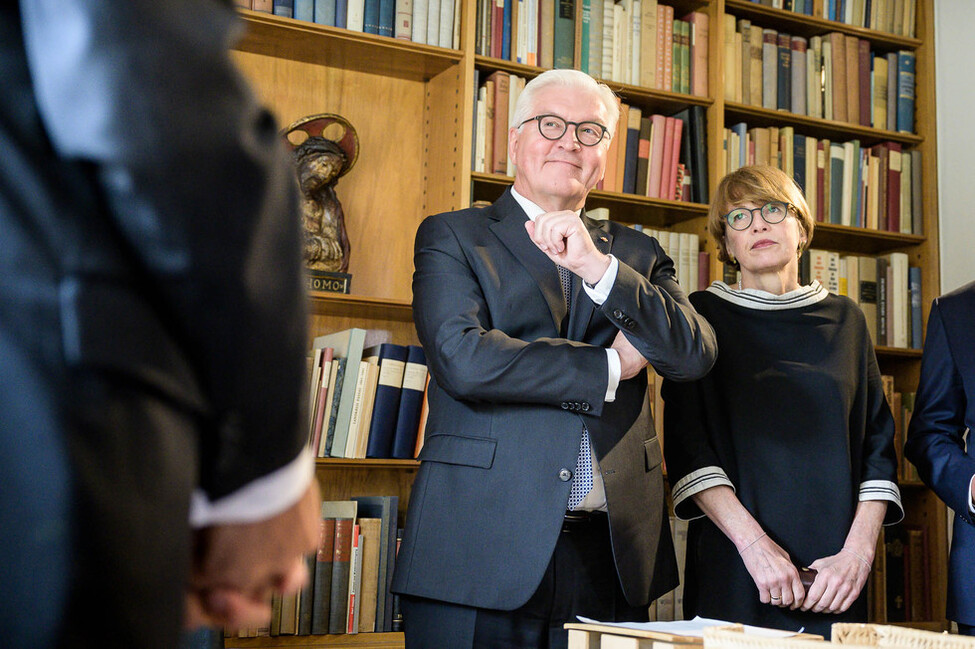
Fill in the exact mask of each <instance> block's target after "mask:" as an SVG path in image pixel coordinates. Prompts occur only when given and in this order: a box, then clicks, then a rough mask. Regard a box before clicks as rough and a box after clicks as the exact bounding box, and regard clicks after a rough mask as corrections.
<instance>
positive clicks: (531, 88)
mask: <svg viewBox="0 0 975 649" xmlns="http://www.w3.org/2000/svg"><path fill="white" fill-rule="evenodd" d="M552 86H558V87H560V88H564V89H565V91H566V92H586V93H590V94H593V95H595V96H596V98H597V99H599V101H600V102H602V104H603V106H605V107H606V115H607V119H608V120H609V122H610V123H609V124H605V126H606V128H607V129H609V133H610V136H611V137H616V126H617V124H618V123H619V118H620V102H619V99H617V97H616V95H615V94H613V91H612V90H611V89H610V87H609V86H607V85H606V84H605V83H600V82H599V81H596V80H595V79H593V78H592V77H590V76H589V75H588V74H586V73H585V72H581V71H579V70H547V71H545V72H543V73H541V74H540V75H538V76H537V77H535V78H534V79H532V80H531V81H529V82H528V83H527V84H526V85H525V88H524V90H522V91H521V94H520V95H518V101H517V102H516V103H515V112H514V113H513V114H512V115H511V120H510V122H509V123H510V124H511V125H512V126H515V127H519V128H520V124H521V123H522V122H524V121H525V120H526V119H530V118H532V117H534V115H532V114H531V113H532V111H533V110H535V96H536V95H537V94H538V93H539V92H540V91H542V90H544V89H546V88H550V87H552Z"/></svg>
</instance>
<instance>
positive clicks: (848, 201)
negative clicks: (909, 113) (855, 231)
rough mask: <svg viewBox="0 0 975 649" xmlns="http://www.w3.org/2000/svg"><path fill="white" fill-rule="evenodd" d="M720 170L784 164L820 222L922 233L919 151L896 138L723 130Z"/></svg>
mask: <svg viewBox="0 0 975 649" xmlns="http://www.w3.org/2000/svg"><path fill="white" fill-rule="evenodd" d="M723 144H724V151H723V153H724V158H723V162H722V164H723V166H724V168H725V169H724V170H722V172H721V173H722V174H724V173H726V171H727V172H731V171H734V170H735V169H738V168H740V167H743V166H745V165H751V164H769V165H772V166H773V167H778V168H779V169H782V170H783V171H784V172H785V173H786V174H788V175H789V176H791V177H792V178H793V179H794V180H795V181H796V183H797V184H798V185H799V187H801V188H802V190H803V194H804V196H805V198H806V202H807V203H808V205H809V210H810V213H811V214H812V215H813V217H814V218H815V220H816V221H817V222H820V223H833V224H837V225H849V226H854V227H861V228H869V229H871V230H884V231H888V232H899V233H901V234H913V233H923V232H924V229H923V227H924V224H923V205H922V202H921V198H922V192H921V152H920V151H919V150H917V149H912V150H909V151H904V150H903V147H902V146H901V145H900V144H899V143H897V142H882V143H880V144H876V145H874V146H872V147H863V146H861V145H860V141H859V140H850V141H847V142H832V141H830V140H827V139H816V138H814V137H809V136H806V135H802V134H799V133H796V132H795V129H794V128H793V127H791V126H783V127H767V128H763V127H756V128H749V127H748V125H747V124H745V123H744V122H740V123H738V124H734V125H732V127H731V128H729V129H725V131H724V141H723Z"/></svg>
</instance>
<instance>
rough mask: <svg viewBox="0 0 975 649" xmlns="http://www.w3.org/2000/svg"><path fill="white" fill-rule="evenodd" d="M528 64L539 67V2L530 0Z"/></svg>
mask: <svg viewBox="0 0 975 649" xmlns="http://www.w3.org/2000/svg"><path fill="white" fill-rule="evenodd" d="M527 17H528V25H527V28H528V63H529V65H538V0H528V16H527Z"/></svg>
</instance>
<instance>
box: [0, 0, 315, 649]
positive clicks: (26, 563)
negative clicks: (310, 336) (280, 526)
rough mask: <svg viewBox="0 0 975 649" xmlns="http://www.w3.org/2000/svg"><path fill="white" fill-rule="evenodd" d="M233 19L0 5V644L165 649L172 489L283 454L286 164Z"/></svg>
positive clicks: (122, 6) (172, 589)
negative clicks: (242, 65)
mask: <svg viewBox="0 0 975 649" xmlns="http://www.w3.org/2000/svg"><path fill="white" fill-rule="evenodd" d="M239 27H240V25H239V22H238V19H237V18H236V17H235V15H234V11H233V7H232V5H231V3H230V2H216V1H214V0H208V1H203V2H189V1H185V2H156V1H155V0H97V1H96V0H91V1H85V0H35V1H31V2H27V1H26V0H25V1H22V2H20V3H19V5H18V3H17V2H10V1H6V0H4V1H2V2H0V71H2V72H0V75H2V77H3V92H2V93H0V385H2V386H3V388H2V389H0V413H2V414H0V483H2V484H4V487H3V495H2V496H0V548H2V552H0V580H2V582H3V585H4V591H5V597H6V598H7V601H6V602H5V605H4V606H3V607H0V608H2V610H3V612H2V613H0V629H3V631H0V635H2V636H3V638H4V640H5V642H4V644H6V645H9V646H18V647H31V646H45V645H46V644H47V643H48V642H49V641H50V640H51V638H52V637H57V636H59V635H62V634H63V635H62V638H63V641H64V642H65V644H66V645H67V646H74V647H87V646H98V647H106V646H118V647H122V646H125V647H150V646H153V647H155V646H158V647H173V646H176V643H177V638H178V631H179V626H180V620H181V618H182V613H183V592H184V588H185V585H184V580H185V577H186V575H187V574H188V573H187V567H188V564H189V558H190V548H189V540H190V534H189V529H188V519H187V511H188V506H189V505H188V503H189V496H190V492H191V490H192V489H194V488H201V489H203V490H205V491H206V492H207V494H208V495H209V496H210V497H211V498H217V497H220V496H222V495H226V494H228V493H230V492H232V491H234V490H236V489H238V488H239V487H241V486H242V485H244V484H246V483H248V482H251V481H252V480H254V479H255V478H257V477H260V476H263V475H265V474H267V473H268V472H270V471H272V470H274V469H276V468H278V467H281V466H282V465H284V464H286V463H287V462H289V461H291V460H292V459H294V458H295V457H296V456H297V454H298V453H299V450H300V448H301V445H302V434H301V428H300V423H301V417H300V414H299V410H300V405H299V398H298V395H299V394H300V391H299V388H300V385H301V377H302V370H303V364H304V348H305V345H306V344H307V338H306V333H305V326H306V323H305V307H304V290H303V286H302V277H301V261H300V260H301V256H300V255H301V253H300V250H301V231H300V225H299V224H300V218H299V217H298V214H299V213H298V210H297V197H296V191H295V182H294V175H293V174H294V172H293V170H292V167H291V165H290V164H288V162H287V159H286V156H285V154H284V151H283V148H282V146H281V141H280V138H279V135H278V133H277V128H276V126H275V123H274V120H273V118H272V117H271V115H270V114H269V113H268V112H267V111H266V110H264V109H262V108H261V107H260V106H259V105H258V104H257V102H256V101H255V99H254V97H253V96H252V94H251V92H250V90H249V89H248V88H247V86H246V85H245V84H244V83H243V81H242V79H241V77H240V75H239V73H237V72H236V70H235V69H234V68H233V67H232V65H231V62H230V59H229V55H228V53H227V45H228V44H229V42H230V41H231V37H232V36H233V34H234V33H236V32H237V30H238V29H239ZM66 610H67V611H68V612H67V613H65V612H64V611H66Z"/></svg>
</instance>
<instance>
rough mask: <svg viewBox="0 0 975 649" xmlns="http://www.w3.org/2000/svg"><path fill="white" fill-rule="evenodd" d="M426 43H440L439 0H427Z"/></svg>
mask: <svg viewBox="0 0 975 649" xmlns="http://www.w3.org/2000/svg"><path fill="white" fill-rule="evenodd" d="M425 42H426V44H427V45H440V0H428V1H427V38H426V41H425Z"/></svg>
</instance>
